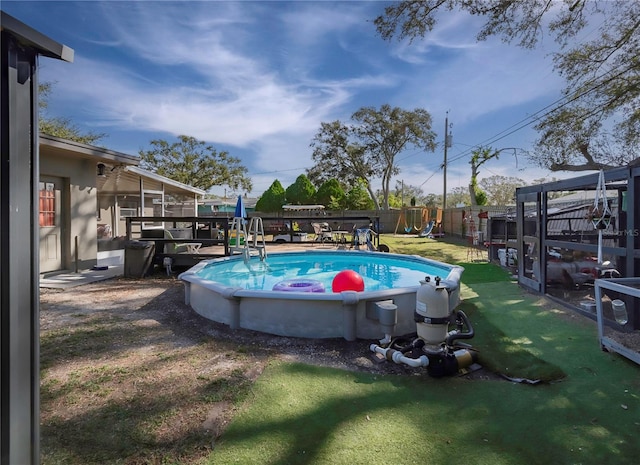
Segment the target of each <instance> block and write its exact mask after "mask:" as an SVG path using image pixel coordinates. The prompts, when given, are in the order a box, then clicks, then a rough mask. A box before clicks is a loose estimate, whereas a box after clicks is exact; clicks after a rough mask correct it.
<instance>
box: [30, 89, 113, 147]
mask: <svg viewBox="0 0 640 465" xmlns="http://www.w3.org/2000/svg"><path fill="white" fill-rule="evenodd" d="M52 91H53V83H51V82H43V83H41V84H39V85H38V94H39V95H38V97H39V98H38V131H39V132H41V133H43V134H48V135H50V136H54V137H60V138H62V139H67V140H72V141H75V142H80V143H81V144H87V145H95V144H96V142H99V141H101V140H102V139H104V138H105V137H107V135H106V134H104V133H99V132H93V131H83V130H81V129H80V128H79V127H78V125H77V124H75V123H74V122H73V121H71V119H70V118H66V117H63V116H49V114H48V110H49V99H50V98H51V93H52Z"/></svg>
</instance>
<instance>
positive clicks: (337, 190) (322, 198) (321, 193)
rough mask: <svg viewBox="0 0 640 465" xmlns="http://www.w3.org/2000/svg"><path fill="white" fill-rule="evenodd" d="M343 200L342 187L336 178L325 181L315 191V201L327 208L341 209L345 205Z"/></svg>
mask: <svg viewBox="0 0 640 465" xmlns="http://www.w3.org/2000/svg"><path fill="white" fill-rule="evenodd" d="M345 200H346V196H345V193H344V189H342V186H341V185H340V183H339V182H338V180H337V179H329V180H327V181H325V182H324V183H323V184H322V185H321V186H320V187H319V188H318V192H316V202H317V203H319V204H321V205H324V206H325V207H327V208H328V209H329V210H342V209H343V208H345V206H346V204H345Z"/></svg>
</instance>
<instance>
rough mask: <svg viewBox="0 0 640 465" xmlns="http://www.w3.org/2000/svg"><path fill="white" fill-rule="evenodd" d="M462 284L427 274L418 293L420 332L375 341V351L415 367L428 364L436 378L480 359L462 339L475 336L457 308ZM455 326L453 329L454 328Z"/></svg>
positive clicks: (430, 371)
mask: <svg viewBox="0 0 640 465" xmlns="http://www.w3.org/2000/svg"><path fill="white" fill-rule="evenodd" d="M459 302H460V290H459V287H457V286H454V285H452V283H451V282H448V281H444V280H441V279H440V278H439V277H435V278H432V277H430V276H427V277H425V279H424V280H422V281H420V287H419V288H418V291H417V292H416V311H415V314H414V319H415V321H416V335H417V337H416V335H414V336H413V337H412V338H410V339H407V338H406V337H404V338H396V339H394V340H392V341H390V342H389V343H388V344H386V343H385V344H384V345H383V344H382V341H381V344H380V345H378V344H371V346H370V347H369V349H370V350H371V351H372V352H376V353H378V354H381V355H383V356H384V357H385V358H386V359H387V360H389V361H393V362H395V363H398V364H400V363H403V364H405V365H408V366H411V367H415V368H417V367H426V368H427V372H428V373H429V375H431V376H433V377H441V376H451V375H455V374H456V373H458V372H459V371H460V370H461V369H463V368H466V367H468V366H470V365H472V364H473V363H474V362H475V361H476V358H477V357H476V352H475V351H474V350H473V349H472V347H471V346H470V345H468V344H465V343H463V342H459V340H460V339H471V338H472V337H473V336H474V331H473V327H472V326H471V323H470V322H469V319H468V317H467V315H466V314H465V313H464V312H463V311H462V310H457V311H456V307H457V306H458V304H459ZM451 328H452V329H451Z"/></svg>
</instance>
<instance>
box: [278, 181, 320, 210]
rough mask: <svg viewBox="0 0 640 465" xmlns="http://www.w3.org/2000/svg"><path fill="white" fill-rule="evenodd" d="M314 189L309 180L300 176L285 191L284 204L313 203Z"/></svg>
mask: <svg viewBox="0 0 640 465" xmlns="http://www.w3.org/2000/svg"><path fill="white" fill-rule="evenodd" d="M315 196H316V188H315V187H313V184H311V181H309V178H307V176H306V175H304V174H301V175H300V176H298V177H297V178H296V180H295V182H294V183H293V184H291V185H290V186H289V187H287V189H286V191H285V197H286V202H287V203H290V204H294V205H309V204H312V203H313V202H314V198H315Z"/></svg>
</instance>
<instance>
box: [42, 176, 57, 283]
mask: <svg viewBox="0 0 640 465" xmlns="http://www.w3.org/2000/svg"><path fill="white" fill-rule="evenodd" d="M61 195H62V179H59V178H44V177H43V178H41V179H40V186H39V194H38V198H39V202H38V203H39V208H40V210H39V215H38V216H39V223H40V272H41V273H45V272H48V271H57V270H61V269H62V214H61V211H60V207H61V205H62V202H61Z"/></svg>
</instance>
